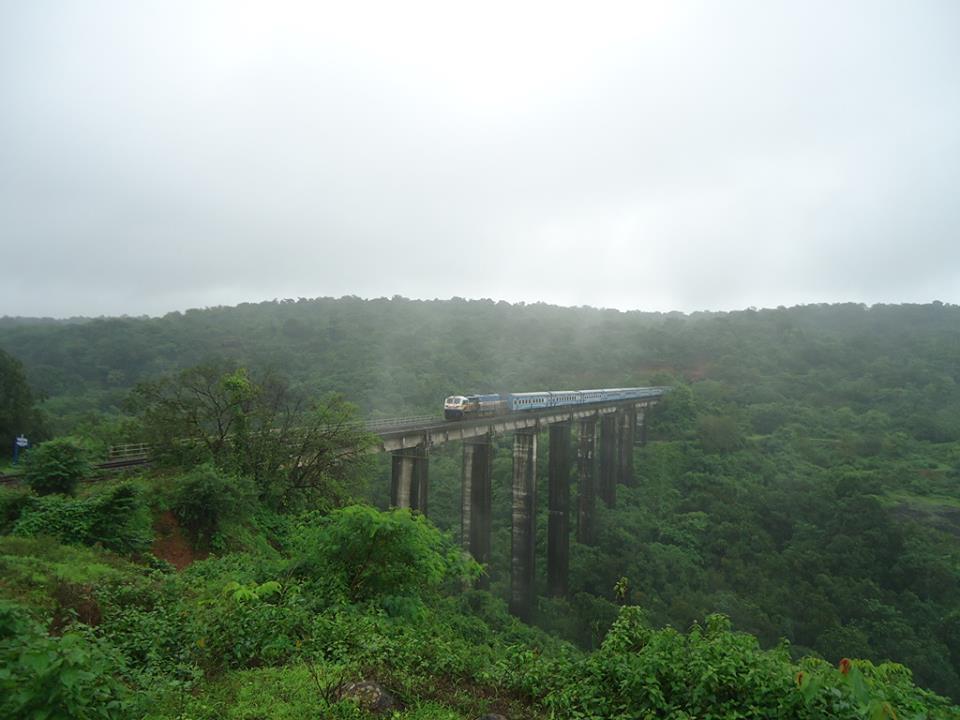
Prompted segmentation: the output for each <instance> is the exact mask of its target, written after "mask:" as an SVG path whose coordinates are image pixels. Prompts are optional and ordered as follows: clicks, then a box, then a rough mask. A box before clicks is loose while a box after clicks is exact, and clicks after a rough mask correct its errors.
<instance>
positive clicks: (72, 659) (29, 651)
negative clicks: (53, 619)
mask: <svg viewBox="0 0 960 720" xmlns="http://www.w3.org/2000/svg"><path fill="white" fill-rule="evenodd" d="M119 665H120V660H119V658H117V657H116V656H115V654H114V653H112V652H111V651H110V649H109V648H108V646H107V645H106V644H104V643H103V642H100V641H96V640H91V639H88V638H87V637H86V636H85V635H84V634H83V633H81V632H77V631H71V632H67V633H64V634H63V635H62V636H61V637H51V636H49V635H47V634H46V632H44V630H43V628H42V627H41V626H40V625H39V624H38V623H36V622H34V621H33V620H31V619H30V618H29V617H28V615H27V613H26V611H25V610H23V609H22V608H20V607H18V606H16V605H14V604H12V603H7V602H0V668H3V670H2V671H0V717H5V718H76V719H77V720H95V719H98V720H114V719H119V718H125V717H128V716H129V708H130V702H129V692H128V691H127V689H126V688H125V687H123V685H121V684H120V683H119V682H117V681H116V680H115V679H114V677H113V676H114V673H115V672H116V671H117V669H118V666H119Z"/></svg>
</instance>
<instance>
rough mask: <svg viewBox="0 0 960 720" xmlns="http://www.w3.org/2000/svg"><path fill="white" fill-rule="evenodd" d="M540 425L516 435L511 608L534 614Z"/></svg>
mask: <svg viewBox="0 0 960 720" xmlns="http://www.w3.org/2000/svg"><path fill="white" fill-rule="evenodd" d="M536 519H537V428H535V427H533V428H523V429H522V430H517V431H516V433H515V434H514V436H513V529H512V535H511V539H512V542H511V545H512V547H511V558H510V612H511V613H512V614H513V615H516V616H517V617H518V618H520V619H521V620H523V621H524V622H529V621H530V619H531V618H532V617H533V604H534V599H535V587H534V572H535V568H536V564H535V563H536V536H537V527H536Z"/></svg>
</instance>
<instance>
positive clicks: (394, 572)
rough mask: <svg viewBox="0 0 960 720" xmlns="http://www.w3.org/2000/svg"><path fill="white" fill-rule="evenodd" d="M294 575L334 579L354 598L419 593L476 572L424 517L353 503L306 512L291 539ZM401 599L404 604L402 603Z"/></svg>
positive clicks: (474, 575) (355, 599)
mask: <svg viewBox="0 0 960 720" xmlns="http://www.w3.org/2000/svg"><path fill="white" fill-rule="evenodd" d="M291 550H292V555H293V557H295V558H298V559H297V560H296V561H295V564H294V565H293V566H292V567H291V572H292V573H293V574H294V575H298V576H301V577H307V578H312V579H320V578H323V579H326V580H328V581H331V582H333V583H334V584H335V585H336V586H337V587H338V589H339V590H340V591H341V592H342V593H343V594H344V595H345V596H346V597H347V598H349V599H350V600H351V601H352V602H362V601H365V600H372V599H376V600H378V601H380V602H381V603H382V602H383V601H384V600H386V599H387V598H394V599H392V600H390V601H389V603H390V604H391V605H392V606H394V607H399V605H398V604H397V602H396V599H395V598H397V597H403V596H406V597H420V596H422V595H423V594H425V593H427V592H429V591H431V590H436V589H437V588H438V587H439V585H440V584H441V583H442V582H443V581H444V580H445V579H447V578H457V579H461V578H468V577H476V576H477V574H478V573H479V571H480V566H479V565H477V564H476V563H475V562H474V561H473V560H471V559H470V558H469V556H465V555H464V553H463V552H462V551H461V550H460V548H459V547H457V546H456V545H454V544H453V543H452V542H450V541H448V540H446V539H445V538H444V536H443V535H442V534H441V533H440V531H439V530H437V529H436V528H435V527H434V526H433V525H431V524H430V523H429V522H428V521H427V519H426V518H425V517H423V516H422V515H419V514H412V513H411V512H410V511H409V510H392V511H390V512H380V511H379V510H376V509H375V508H372V507H369V506H365V505H352V506H350V507H345V508H342V509H340V510H336V511H334V512H332V513H330V514H329V515H326V516H322V517H317V516H316V515H310V516H308V517H307V518H306V519H305V521H304V523H303V524H301V526H300V527H299V529H298V530H297V531H296V532H295V533H294V537H293V538H291ZM401 604H402V603H401Z"/></svg>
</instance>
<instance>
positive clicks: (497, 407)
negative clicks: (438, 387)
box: [443, 393, 507, 420]
mask: <svg viewBox="0 0 960 720" xmlns="http://www.w3.org/2000/svg"><path fill="white" fill-rule="evenodd" d="M506 409H507V407H506V403H504V402H503V399H502V398H501V397H500V396H499V395H497V394H495V393H494V394H489V395H451V396H450V397H448V398H447V399H446V400H444V401H443V416H444V417H445V418H446V419H447V420H463V419H464V418H471V417H477V416H480V415H499V414H500V413H502V412H504V411H505V410H506Z"/></svg>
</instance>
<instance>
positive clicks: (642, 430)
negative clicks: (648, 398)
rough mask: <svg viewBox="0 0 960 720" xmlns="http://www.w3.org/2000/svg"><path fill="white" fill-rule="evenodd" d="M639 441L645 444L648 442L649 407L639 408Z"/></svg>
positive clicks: (642, 444)
mask: <svg viewBox="0 0 960 720" xmlns="http://www.w3.org/2000/svg"><path fill="white" fill-rule="evenodd" d="M637 438H638V439H637V442H638V443H639V444H640V445H641V446H644V445H646V444H647V408H646V407H644V408H643V409H641V410H639V411H638V413H637Z"/></svg>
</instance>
